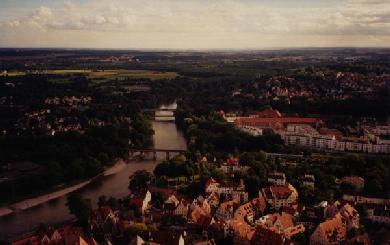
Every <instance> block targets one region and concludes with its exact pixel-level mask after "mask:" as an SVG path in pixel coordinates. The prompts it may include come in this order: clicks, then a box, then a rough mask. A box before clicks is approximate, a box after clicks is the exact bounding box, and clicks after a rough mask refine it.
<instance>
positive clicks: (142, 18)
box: [0, 0, 390, 45]
mask: <svg viewBox="0 0 390 245" xmlns="http://www.w3.org/2000/svg"><path fill="white" fill-rule="evenodd" d="M389 3H390V0H382V1H380V0H340V2H339V3H338V4H336V5H331V6H329V7H326V6H322V5H321V6H317V7H315V6H310V7H304V8H303V7H286V8H281V7H275V6H272V5H271V6H270V5H266V4H264V3H263V2H261V1H260V2H258V1H240V0H218V1H216V0H209V1H206V0H200V1H195V0H186V1H184V0H143V1H138V0H113V1H106V0H91V1H89V2H87V3H84V4H75V3H73V2H72V1H70V0H65V1H64V4H63V7H60V8H49V7H45V6H42V7H39V8H37V9H36V10H34V11H32V12H31V13H30V14H28V15H24V16H21V17H18V18H15V19H13V20H7V21H1V20H0V27H1V26H2V28H4V27H5V26H8V27H11V23H12V25H13V26H18V27H19V29H23V28H37V29H40V30H42V31H45V32H46V33H56V34H59V33H63V34H64V33H67V34H69V32H71V31H78V34H79V35H83V33H82V32H80V31H84V33H88V35H91V34H90V32H93V33H94V35H95V36H96V35H98V34H97V33H107V32H110V33H111V34H110V35H112V36H113V37H118V38H119V37H120V38H124V39H126V40H135V38H136V36H142V37H143V38H145V36H150V35H153V37H159V39H164V38H166V39H172V38H175V35H176V36H177V37H178V38H179V37H180V38H182V39H183V40H184V39H185V40H186V41H183V42H187V41H188V40H187V39H191V37H193V39H194V40H195V39H197V38H200V37H202V38H204V39H205V40H208V39H211V40H213V41H215V42H217V43H218V42H219V40H220V39H222V40H233V39H234V40H244V41H245V43H246V42H247V41H246V39H248V40H252V41H251V42H252V43H254V42H255V40H254V38H255V37H256V38H258V37H259V36H267V37H268V38H269V39H271V38H273V39H277V38H279V39H285V40H286V41H285V43H286V45H288V44H289V43H290V42H289V41H288V40H291V39H293V38H294V39H295V38H297V39H302V40H304V39H307V40H311V39H314V38H317V37H319V36H321V37H325V38H326V37H328V39H329V40H334V39H336V37H338V36H345V39H348V40H350V41H351V42H352V41H353V42H355V41H356V40H351V38H353V37H354V36H356V37H357V36H359V37H361V36H367V40H373V38H372V37H375V38H376V39H375V40H377V41H381V40H383V38H381V37H386V38H388V37H389V36H390V4H389ZM20 35H22V34H20ZM85 35H87V34H85ZM308 36H310V37H311V38H308ZM103 37H105V38H109V37H108V36H107V35H106V36H104V35H103ZM139 38H141V37H139ZM245 38H246V39H245ZM386 38H385V39H386ZM80 39H81V38H80ZM217 39H218V41H217ZM337 39H338V38H337ZM140 40H141V39H140ZM386 40H387V39H386ZM175 41H176V40H175ZM269 42H272V41H269ZM155 43H156V44H158V41H157V40H156V41H155ZM226 43H228V41H227V42H226Z"/></svg>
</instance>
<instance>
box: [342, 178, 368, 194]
mask: <svg viewBox="0 0 390 245" xmlns="http://www.w3.org/2000/svg"><path fill="white" fill-rule="evenodd" d="M341 183H346V184H349V185H351V186H353V187H354V188H355V190H356V191H358V192H360V191H363V189H364V179H363V178H362V177H359V176H345V177H343V178H342V179H341Z"/></svg>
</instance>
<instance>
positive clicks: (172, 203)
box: [164, 194, 179, 214]
mask: <svg viewBox="0 0 390 245" xmlns="http://www.w3.org/2000/svg"><path fill="white" fill-rule="evenodd" d="M177 205H179V200H177V198H176V196H175V195H174V194H172V195H171V196H169V197H168V199H167V200H165V202H164V211H165V213H168V214H172V212H173V211H174V210H175V209H176V207H177Z"/></svg>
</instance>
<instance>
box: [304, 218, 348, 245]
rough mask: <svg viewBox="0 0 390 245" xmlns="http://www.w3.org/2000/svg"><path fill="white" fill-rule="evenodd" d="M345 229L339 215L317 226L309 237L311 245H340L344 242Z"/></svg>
mask: <svg viewBox="0 0 390 245" xmlns="http://www.w3.org/2000/svg"><path fill="white" fill-rule="evenodd" d="M346 236H347V229H346V226H345V225H344V223H343V220H342V217H341V215H340V214H336V216H335V217H333V218H332V219H329V220H326V221H325V222H322V223H321V224H319V225H318V226H317V228H316V229H315V231H314V233H313V234H312V235H311V236H310V244H311V245H328V244H332V245H333V244H334V245H336V244H341V243H343V242H345V240H346Z"/></svg>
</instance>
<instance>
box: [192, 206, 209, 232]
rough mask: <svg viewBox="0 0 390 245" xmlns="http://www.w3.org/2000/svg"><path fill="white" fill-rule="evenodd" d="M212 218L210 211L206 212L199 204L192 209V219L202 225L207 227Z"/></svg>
mask: <svg viewBox="0 0 390 245" xmlns="http://www.w3.org/2000/svg"><path fill="white" fill-rule="evenodd" d="M211 219H212V217H211V216H210V213H207V212H205V211H204V210H203V209H202V208H200V207H198V206H196V207H195V208H193V209H192V210H191V213H190V220H191V221H192V222H194V223H195V224H197V225H198V226H200V227H203V228H207V227H208V226H209V225H210V222H211Z"/></svg>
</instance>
